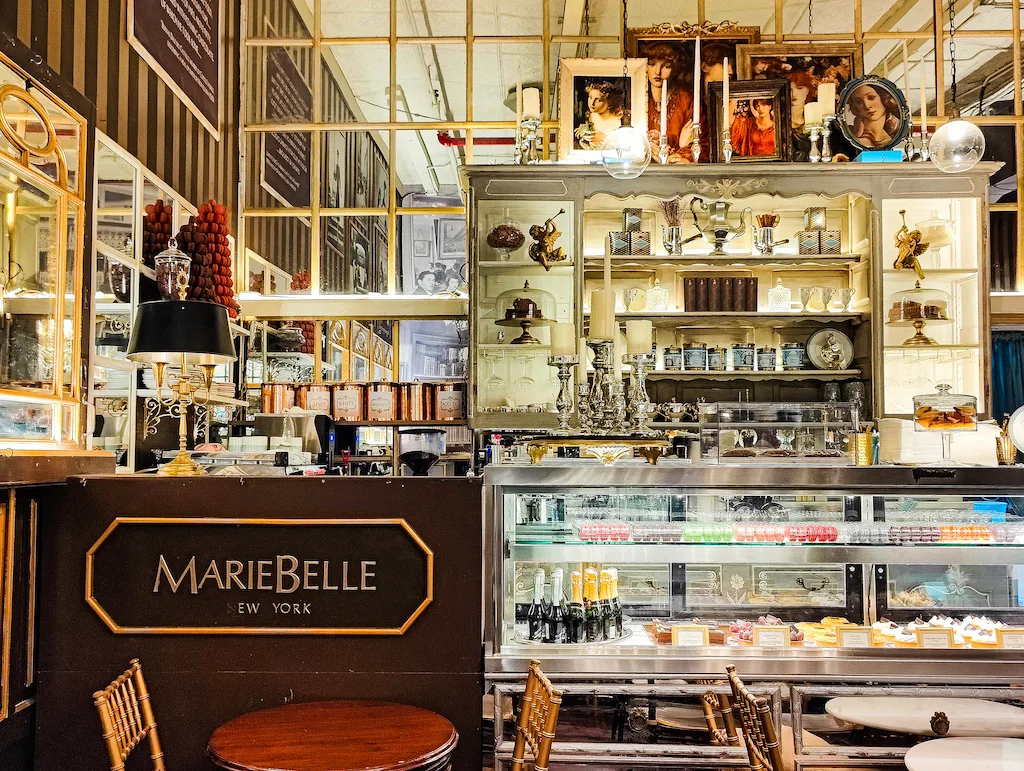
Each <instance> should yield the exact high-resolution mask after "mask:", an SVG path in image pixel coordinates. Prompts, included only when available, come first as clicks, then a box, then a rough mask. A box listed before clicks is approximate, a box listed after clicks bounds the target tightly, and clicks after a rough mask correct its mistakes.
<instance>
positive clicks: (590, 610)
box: [583, 568, 604, 642]
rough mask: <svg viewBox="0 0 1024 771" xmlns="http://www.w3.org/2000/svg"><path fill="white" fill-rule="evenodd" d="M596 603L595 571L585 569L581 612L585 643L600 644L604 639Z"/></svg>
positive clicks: (599, 612)
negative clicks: (585, 620) (583, 619)
mask: <svg viewBox="0 0 1024 771" xmlns="http://www.w3.org/2000/svg"><path fill="white" fill-rule="evenodd" d="M597 602H598V598H597V571H596V570H594V569H593V568H587V570H586V572H585V573H584V575H583V612H584V614H585V615H586V619H587V627H586V628H587V642H601V640H603V639H604V629H603V628H602V626H601V611H600V610H599V609H598V607H597Z"/></svg>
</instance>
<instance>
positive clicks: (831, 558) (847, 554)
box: [510, 542, 1024, 566]
mask: <svg viewBox="0 0 1024 771" xmlns="http://www.w3.org/2000/svg"><path fill="white" fill-rule="evenodd" d="M510 548H511V551H512V558H513V559H514V560H516V561H523V562H557V563H563V562H566V561H567V560H568V561H570V562H614V563H640V564H642V563H658V562H660V563H679V562H686V563H691V564H699V563H712V564H717V563H727V564H734V565H747V564H752V563H753V564H757V563H758V562H764V563H766V564H773V565H820V564H842V563H860V564H874V565H885V564H889V563H894V564H901V565H1004V566H1005V565H1007V564H1010V563H1014V562H1019V561H1021V560H1024V546H1020V545H1003V544H984V545H977V546H972V545H956V546H953V545H950V546H945V545H938V546H936V545H931V544H922V545H916V546H906V545H903V546H855V545H845V544H813V543H811V544H808V543H794V544H782V545H779V544H695V543H682V542H679V543H632V542H622V543H607V544H594V543H571V542H570V543H545V544H510Z"/></svg>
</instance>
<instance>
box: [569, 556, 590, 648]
mask: <svg viewBox="0 0 1024 771" xmlns="http://www.w3.org/2000/svg"><path fill="white" fill-rule="evenodd" d="M569 583H570V584H571V585H572V586H571V591H572V599H571V600H570V602H569V624H568V626H569V642H574V643H582V642H586V641H587V618H586V615H585V614H584V612H583V574H582V573H581V572H580V571H578V570H574V571H572V575H570V576H569Z"/></svg>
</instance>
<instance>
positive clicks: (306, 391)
mask: <svg viewBox="0 0 1024 771" xmlns="http://www.w3.org/2000/svg"><path fill="white" fill-rule="evenodd" d="M295 403H296V404H297V405H298V406H299V407H301V408H302V409H304V410H308V411H310V412H319V413H321V414H323V415H330V414H331V387H330V386H329V385H324V384H323V383H303V384H302V385H300V386H298V387H297V388H296V389H295Z"/></svg>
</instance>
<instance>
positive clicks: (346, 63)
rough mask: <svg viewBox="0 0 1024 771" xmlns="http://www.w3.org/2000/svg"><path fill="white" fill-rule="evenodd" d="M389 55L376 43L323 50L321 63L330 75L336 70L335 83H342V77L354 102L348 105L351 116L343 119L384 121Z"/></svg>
mask: <svg viewBox="0 0 1024 771" xmlns="http://www.w3.org/2000/svg"><path fill="white" fill-rule="evenodd" d="M390 55H391V54H390V49H389V48H388V46H386V45H377V44H373V45H350V46H333V47H331V48H329V49H326V50H325V52H324V61H325V63H326V64H327V65H328V66H329V67H331V68H332V72H334V71H335V69H334V68H336V70H337V73H338V78H337V80H338V82H339V83H341V82H343V81H342V77H343V78H344V81H347V82H348V87H349V88H350V89H351V92H352V94H353V96H354V97H355V102H354V103H353V104H349V105H348V107H349V109H350V110H351V111H352V116H351V117H350V118H346V120H357V121H369V122H372V123H383V122H387V120H388V115H389V112H388V104H389V101H388V88H389V86H390V84H391V65H390V61H391V60H390ZM326 97H327V93H326V90H325V98H326Z"/></svg>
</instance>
